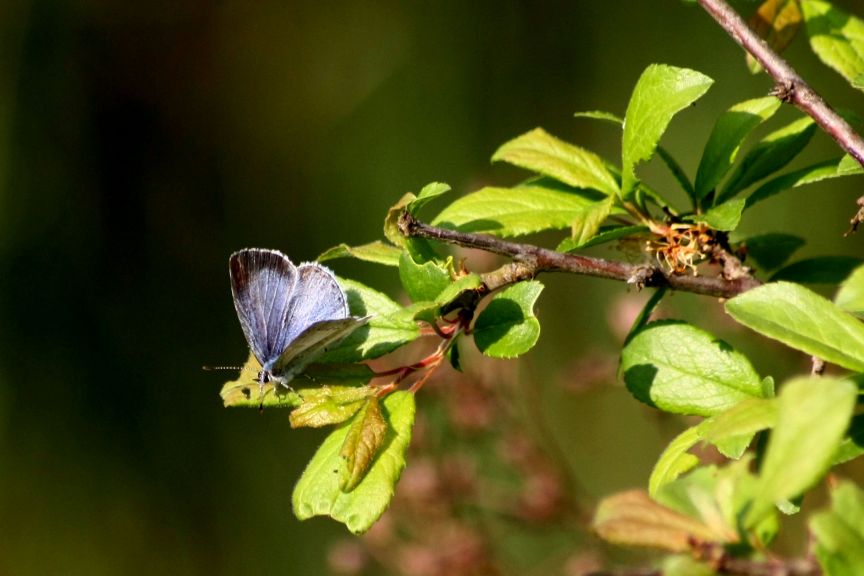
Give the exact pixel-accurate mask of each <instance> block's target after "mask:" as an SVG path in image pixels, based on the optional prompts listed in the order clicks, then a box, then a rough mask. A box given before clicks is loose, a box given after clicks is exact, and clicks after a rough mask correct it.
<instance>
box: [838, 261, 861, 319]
mask: <svg viewBox="0 0 864 576" xmlns="http://www.w3.org/2000/svg"><path fill="white" fill-rule="evenodd" d="M834 303H835V304H837V306H839V307H840V308H842V309H843V310H845V311H847V312H850V313H852V314H855V315H856V316H858V317H859V318H860V317H862V316H864V266H859V267H858V268H856V269H855V270H854V271H853V272H852V273H851V274H850V275H849V276H848V277H847V278H846V279H845V280H843V283H842V284H841V285H840V290H838V291H837V295H836V296H835V297H834Z"/></svg>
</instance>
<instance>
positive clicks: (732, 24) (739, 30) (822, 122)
mask: <svg viewBox="0 0 864 576" xmlns="http://www.w3.org/2000/svg"><path fill="white" fill-rule="evenodd" d="M698 1H699V4H700V5H701V6H702V8H704V9H705V11H706V12H707V13H708V14H709V15H710V16H711V17H712V18H713V19H714V20H715V21H716V22H717V23H718V24H719V25H720V26H721V27H722V28H723V29H724V30H725V31H726V33H727V34H729V36H731V37H732V39H733V40H735V42H737V43H738V45H739V46H741V47H742V48H744V50H746V51H747V52H748V53H749V54H750V55H751V56H753V58H755V59H756V61H757V62H759V64H761V65H762V68H763V69H764V70H765V72H767V73H768V75H769V76H771V78H773V79H774V83H775V86H774V91H773V94H774V95H775V96H777V97H778V98H780V99H781V100H783V101H784V102H788V103H790V104H792V105H793V106H795V107H796V108H798V109H799V110H801V111H802V112H804V113H805V114H807V115H808V116H810V117H811V118H813V120H815V121H816V124H818V125H819V126H820V127H821V128H822V130H823V131H824V132H825V133H826V134H828V136H830V137H831V138H833V139H834V141H835V142H837V144H839V145H840V147H841V148H842V149H843V150H845V151H846V152H848V153H849V155H850V156H852V157H853V158H855V160H857V161H858V163H859V164H861V166H862V167H864V139H862V138H861V136H859V135H858V133H857V132H855V130H853V129H852V126H850V125H849V123H848V122H846V120H844V119H843V118H842V117H841V116H840V115H839V114H837V113H836V112H835V111H834V110H833V109H832V108H831V107H830V106H829V105H828V104H827V103H826V102H825V100H824V99H823V98H822V97H821V96H819V94H817V93H816V91H815V90H813V89H812V88H811V87H810V86H809V85H808V84H807V82H805V81H804V79H803V78H801V76H799V75H798V73H797V72H796V71H795V70H794V69H793V68H792V66H790V65H789V64H788V63H787V62H786V61H785V60H784V59H783V58H781V57H780V55H779V54H777V53H776V52H774V50H772V49H771V48H770V47H769V46H768V44H767V43H766V42H765V41H764V40H762V38H760V37H759V36H758V35H757V34H756V33H755V32H754V31H753V30H752V29H751V28H750V27H749V26H748V25H747V23H746V22H744V20H743V19H742V18H741V16H739V15H738V13H737V12H735V10H733V9H732V7H731V6H729V4H727V3H726V2H725V0H698ZM862 201H864V197H862V198H860V199H859V201H858V204H859V207H860V209H859V210H858V211H857V213H856V214H855V217H854V218H852V228H853V230H854V229H855V228H856V227H857V226H858V225H859V224H860V223H861V222H862V221H864V204H862Z"/></svg>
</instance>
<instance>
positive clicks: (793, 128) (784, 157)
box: [715, 116, 816, 204]
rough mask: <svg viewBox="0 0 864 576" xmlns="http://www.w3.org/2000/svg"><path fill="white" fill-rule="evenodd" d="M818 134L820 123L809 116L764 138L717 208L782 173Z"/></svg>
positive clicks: (731, 180)
mask: <svg viewBox="0 0 864 576" xmlns="http://www.w3.org/2000/svg"><path fill="white" fill-rule="evenodd" d="M815 132H816V123H815V122H814V121H813V119H812V118H810V117H809V116H805V117H803V118H799V119H798V120H795V121H794V122H791V123H790V124H787V125H786V126H784V127H783V128H780V129H779V130H775V131H774V132H771V133H770V134H768V135H767V136H765V137H764V138H762V139H761V140H760V141H759V142H758V143H757V144H756V145H755V146H753V148H751V149H750V150H749V151H748V152H747V154H745V155H744V158H743V160H741V164H739V165H738V167H737V168H736V169H735V171H734V172H733V173H732V175H731V176H730V177H729V180H728V181H727V182H726V185H725V186H724V187H723V191H722V192H720V193H719V194H718V195H717V199H716V201H715V204H722V203H724V202H726V201H727V200H729V199H730V198H732V197H734V196H735V195H736V194H738V193H739V192H740V191H741V190H743V189H744V188H747V187H748V186H750V185H751V184H753V183H754V182H758V181H759V180H761V179H763V178H765V177H766V176H768V175H770V174H772V173H774V172H776V171H778V170H780V169H781V168H783V167H784V166H786V165H787V164H788V163H789V162H791V161H792V160H793V159H794V158H795V156H797V155H798V153H799V152H801V150H803V149H804V147H805V146H807V143H808V142H810V139H811V138H812V137H813V134H814V133H815Z"/></svg>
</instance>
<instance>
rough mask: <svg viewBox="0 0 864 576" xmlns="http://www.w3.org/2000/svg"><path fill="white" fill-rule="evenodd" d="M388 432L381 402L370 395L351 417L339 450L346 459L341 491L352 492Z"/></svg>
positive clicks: (340, 486)
mask: <svg viewBox="0 0 864 576" xmlns="http://www.w3.org/2000/svg"><path fill="white" fill-rule="evenodd" d="M386 436H387V422H385V421H384V416H383V415H382V414H381V404H380V403H379V402H378V398H376V397H375V396H370V397H368V398H367V399H366V402H365V403H364V404H363V407H362V408H361V409H360V411H359V412H358V413H357V416H356V417H355V418H354V420H353V421H352V423H351V426H350V427H349V428H348V435H347V436H345V441H344V442H343V443H342V448H341V449H340V450H339V456H341V457H342V459H343V460H344V461H345V466H344V467H343V468H342V478H341V481H340V482H339V489H340V490H341V491H342V492H350V491H351V490H353V489H354V488H356V487H357V485H358V484H359V483H360V481H361V480H363V477H364V476H365V474H366V470H368V469H369V465H370V464H372V460H373V459H374V458H375V456H376V455H377V454H378V450H380V449H381V446H382V445H383V443H384V439H385V438H386Z"/></svg>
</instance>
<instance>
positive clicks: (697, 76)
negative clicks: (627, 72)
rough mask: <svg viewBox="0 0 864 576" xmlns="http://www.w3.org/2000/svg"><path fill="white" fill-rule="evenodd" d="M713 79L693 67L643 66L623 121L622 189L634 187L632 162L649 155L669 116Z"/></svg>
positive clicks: (687, 104)
mask: <svg viewBox="0 0 864 576" xmlns="http://www.w3.org/2000/svg"><path fill="white" fill-rule="evenodd" d="M713 82H714V81H713V80H712V79H711V78H709V77H708V76H705V75H704V74H701V73H699V72H696V71H695V70H688V69H686V68H675V67H673V66H666V65H663V64H652V65H651V66H648V68H646V69H645V71H644V72H643V73H642V76H640V77H639V81H638V82H637V83H636V87H635V88H634V89H633V95H632V96H631V97H630V103H629V104H628V105H627V114H626V115H625V120H624V140H623V145H622V163H623V166H622V171H621V176H622V189H623V191H624V195H625V196H629V195H630V193H632V192H633V190H634V189H635V187H636V182H637V178H636V171H635V169H636V165H637V164H639V163H640V162H644V161H646V160H648V159H650V158H651V156H652V155H653V154H654V150H655V149H656V148H657V144H658V143H659V142H660V137H661V136H663V133H664V132H665V131H666V127H667V126H668V125H669V122H670V121H671V120H672V117H673V116H674V115H675V114H676V113H678V112H679V111H681V110H682V109H684V108H686V107H687V106H689V105H690V104H692V103H693V102H695V101H696V100H697V99H699V98H700V97H701V96H702V95H703V94H705V92H706V91H707V90H708V88H709V87H710V86H711V84H712V83H713Z"/></svg>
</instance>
